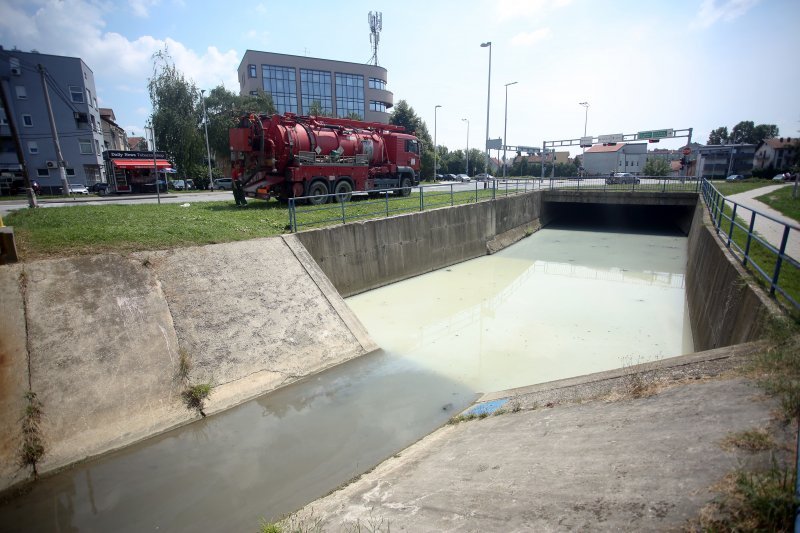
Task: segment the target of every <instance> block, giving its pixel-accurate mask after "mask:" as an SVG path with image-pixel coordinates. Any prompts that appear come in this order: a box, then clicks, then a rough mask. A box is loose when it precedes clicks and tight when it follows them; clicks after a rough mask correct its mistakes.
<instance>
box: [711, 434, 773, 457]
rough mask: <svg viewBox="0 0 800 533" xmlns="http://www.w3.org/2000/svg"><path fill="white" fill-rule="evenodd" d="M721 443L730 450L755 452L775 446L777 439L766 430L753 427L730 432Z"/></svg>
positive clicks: (723, 447) (725, 448)
mask: <svg viewBox="0 0 800 533" xmlns="http://www.w3.org/2000/svg"><path fill="white" fill-rule="evenodd" d="M720 445H721V446H722V449H724V450H728V451H732V450H734V449H739V450H745V451H748V452H753V453H755V452H761V451H764V450H769V449H771V448H774V447H775V441H774V440H772V436H771V435H770V434H769V433H768V432H767V431H766V430H764V429H751V430H748V431H740V432H738V433H731V434H729V435H728V436H727V437H725V439H724V440H723V441H722V443H721V444H720Z"/></svg>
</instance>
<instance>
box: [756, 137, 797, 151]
mask: <svg viewBox="0 0 800 533" xmlns="http://www.w3.org/2000/svg"><path fill="white" fill-rule="evenodd" d="M764 142H766V143H767V144H768V145H769V146H770V148H775V149H780V148H787V147H789V146H791V145H793V144H795V143H796V142H797V139H792V138H791V137H773V138H772V139H767V140H766V141H764Z"/></svg>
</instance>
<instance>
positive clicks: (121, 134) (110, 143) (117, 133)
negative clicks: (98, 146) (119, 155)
mask: <svg viewBox="0 0 800 533" xmlns="http://www.w3.org/2000/svg"><path fill="white" fill-rule="evenodd" d="M116 120H117V117H115V116H114V110H113V109H110V108H108V107H101V108H100V122H101V124H102V127H103V145H104V147H105V149H106V150H129V149H130V148H128V135H127V134H126V133H125V130H124V129H122V128H120V127H119V126H118V125H117V123H116Z"/></svg>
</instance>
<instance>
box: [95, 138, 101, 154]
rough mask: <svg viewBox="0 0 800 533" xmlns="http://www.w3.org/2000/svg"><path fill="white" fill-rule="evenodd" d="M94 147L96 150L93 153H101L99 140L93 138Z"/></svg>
mask: <svg viewBox="0 0 800 533" xmlns="http://www.w3.org/2000/svg"><path fill="white" fill-rule="evenodd" d="M94 148H95V150H96V151H95V153H96V154H99V153H101V152H100V141H98V140H97V139H95V140H94Z"/></svg>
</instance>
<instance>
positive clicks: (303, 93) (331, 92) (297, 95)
mask: <svg viewBox="0 0 800 533" xmlns="http://www.w3.org/2000/svg"><path fill="white" fill-rule="evenodd" d="M238 73H239V91H240V94H242V95H247V94H252V95H254V94H258V92H259V91H264V92H266V93H268V94H270V95H271V96H272V101H273V103H274V104H275V108H276V110H277V112H278V113H285V112H290V113H296V114H298V115H308V114H309V111H310V110H312V109H319V110H320V111H321V113H320V114H325V115H330V116H334V117H356V116H357V117H359V118H361V119H362V120H366V121H367V122H381V123H383V124H388V122H389V110H390V108H391V107H392V106H393V105H394V96H393V95H392V93H391V92H389V91H388V90H386V81H387V80H386V78H387V72H386V69H385V68H383V67H379V66H375V65H364V64H360V63H348V62H346V61H332V60H329V59H319V58H314V57H304V56H293V55H287V54H274V53H271V52H259V51H256V50H248V51H246V52H245V54H244V57H243V58H242V62H241V63H240V64H239V69H238Z"/></svg>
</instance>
